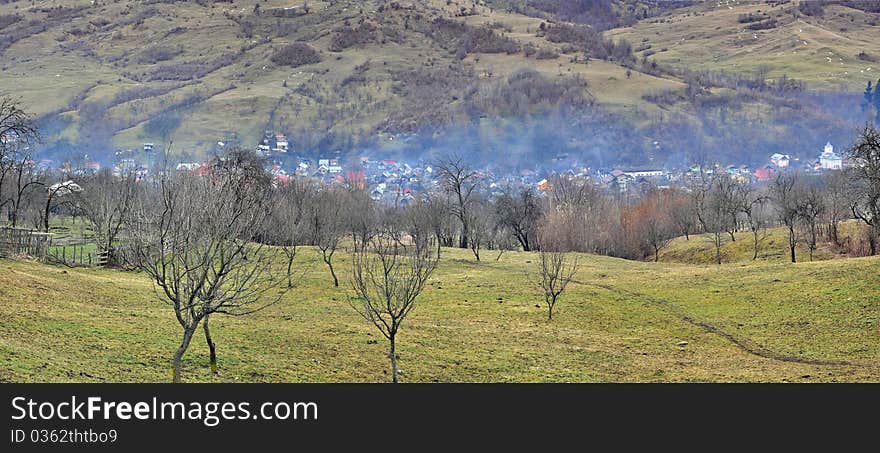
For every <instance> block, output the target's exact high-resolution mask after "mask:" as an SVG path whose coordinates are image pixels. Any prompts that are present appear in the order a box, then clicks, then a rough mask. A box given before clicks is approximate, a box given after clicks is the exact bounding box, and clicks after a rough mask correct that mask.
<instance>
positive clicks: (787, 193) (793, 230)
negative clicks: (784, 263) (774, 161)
mask: <svg viewBox="0 0 880 453" xmlns="http://www.w3.org/2000/svg"><path fill="white" fill-rule="evenodd" d="M798 184H799V182H798V176H797V173H779V174H778V175H776V178H774V179H773V182H772V184H771V185H770V191H771V196H772V198H773V202H774V203H775V204H776V214H777V218H778V219H779V222H780V223H782V224H783V225H785V227H786V229H787V230H788V248H789V251H790V252H791V262H792V263H794V262H797V260H796V258H795V248H796V247H797V244H798V234H797V226H798V220H799V218H800V217H799V215H798Z"/></svg>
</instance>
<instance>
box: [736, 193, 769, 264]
mask: <svg viewBox="0 0 880 453" xmlns="http://www.w3.org/2000/svg"><path fill="white" fill-rule="evenodd" d="M741 195H742V196H744V197H746V198H745V200H744V201H745V202H744V203H743V204H742V209H743V214H745V217H746V222H747V223H748V225H749V231H750V232H751V233H752V260H756V259H758V252H759V250H760V246H761V242H762V241H763V240H764V239H766V237H767V224H768V223H769V220H770V214H769V213H768V210H769V205H770V197H769V196H768V195H767V194H766V193H763V192H759V191H757V190H755V188H754V187H751V186H749V188H748V189H747V190H744V191H743V192H741Z"/></svg>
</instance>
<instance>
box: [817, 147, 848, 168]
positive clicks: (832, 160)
mask: <svg viewBox="0 0 880 453" xmlns="http://www.w3.org/2000/svg"><path fill="white" fill-rule="evenodd" d="M819 165H820V167H821V168H822V169H823V170H841V169H843V158H842V157H840V156H839V155H838V154H837V153H835V152H834V146H832V145H831V142H828V143H826V144H825V150H824V151H823V152H822V154H820V155H819Z"/></svg>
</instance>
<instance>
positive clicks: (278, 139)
mask: <svg viewBox="0 0 880 453" xmlns="http://www.w3.org/2000/svg"><path fill="white" fill-rule="evenodd" d="M288 146H289V144H288V143H287V137H285V136H284V134H277V135H275V148H276V149H278V151H280V152H282V153H286V152H287V148H288Z"/></svg>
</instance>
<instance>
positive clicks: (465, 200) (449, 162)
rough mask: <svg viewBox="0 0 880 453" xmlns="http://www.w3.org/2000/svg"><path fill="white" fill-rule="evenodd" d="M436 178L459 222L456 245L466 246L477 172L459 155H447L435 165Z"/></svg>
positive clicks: (464, 247)
mask: <svg viewBox="0 0 880 453" xmlns="http://www.w3.org/2000/svg"><path fill="white" fill-rule="evenodd" d="M435 167H436V171H437V179H438V180H439V182H440V185H441V187H443V189H444V190H445V191H446V193H447V194H448V195H449V196H450V197H451V198H452V203H450V206H449V207H450V210H451V211H452V214H453V215H455V216H456V217H457V218H458V220H459V222H461V232H460V234H459V237H458V246H459V247H460V248H463V249H466V248H468V232H469V231H470V230H469V225H468V221H469V220H470V219H471V215H470V209H471V205H472V204H473V203H474V200H475V197H476V193H475V190H476V188H477V184H478V182H479V181H478V179H477V172H476V171H474V170H473V169H471V167H470V166H468V165H467V164H466V163H465V162H464V160H463V159H462V158H461V157H447V158H445V159H442V160H440V161H438V162H437V163H436V165H435Z"/></svg>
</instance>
